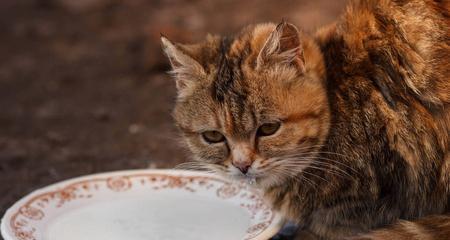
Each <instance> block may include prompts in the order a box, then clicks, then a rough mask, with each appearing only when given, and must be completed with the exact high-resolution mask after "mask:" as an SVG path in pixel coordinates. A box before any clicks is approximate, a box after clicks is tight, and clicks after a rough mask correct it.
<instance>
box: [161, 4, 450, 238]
mask: <svg viewBox="0 0 450 240" xmlns="http://www.w3.org/2000/svg"><path fill="white" fill-rule="evenodd" d="M161 40H162V44H163V48H164V50H165V52H166V54H167V56H168V57H169V59H170V62H171V65H172V68H173V70H172V73H173V75H174V78H175V80H176V86H177V89H178V97H177V102H176V106H175V110H174V118H175V120H176V123H177V126H178V127H179V129H180V132H181V133H182V136H183V139H184V140H185V142H186V143H187V146H188V147H189V149H190V150H191V151H192V152H193V155H194V159H195V160H196V161H194V162H193V163H189V164H187V165H188V166H190V167H198V168H204V169H207V170H210V171H214V172H217V173H220V174H224V175H226V176H229V177H231V178H233V179H249V180H251V181H254V182H255V186H257V187H259V188H261V189H262V190H263V191H264V193H265V197H266V198H267V199H268V200H269V201H270V202H271V203H272V204H273V206H274V208H275V209H277V210H279V211H280V212H282V213H283V214H284V216H285V217H286V219H290V220H292V221H295V222H297V223H298V225H299V226H300V230H299V232H298V239H346V238H349V239H450V153H449V149H450V138H449V132H450V107H449V106H450V2H449V1H446V0H409V1H408V0H360V1H357V0H354V1H351V2H350V3H349V6H348V7H347V9H346V11H345V13H344V14H343V16H342V17H341V18H340V20H338V21H337V22H336V23H334V24H332V25H330V26H327V27H324V28H322V29H320V30H318V31H317V32H316V33H314V34H307V33H305V32H302V31H299V30H298V28H297V27H295V26H294V25H293V24H291V23H287V22H282V23H280V24H278V25H275V24H272V23H267V24H257V25H252V26H248V27H246V28H244V29H243V30H242V31H241V32H240V33H238V34H236V35H235V36H233V37H220V36H212V35H210V36H208V37H207V38H206V40H205V41H203V42H201V43H198V44H188V45H187V44H178V43H172V42H171V41H169V40H168V39H167V38H165V37H162V38H161Z"/></svg>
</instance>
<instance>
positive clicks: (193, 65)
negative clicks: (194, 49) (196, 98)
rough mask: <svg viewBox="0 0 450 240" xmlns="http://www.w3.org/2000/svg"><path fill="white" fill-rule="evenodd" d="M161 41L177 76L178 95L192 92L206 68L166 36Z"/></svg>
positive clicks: (204, 74)
mask: <svg viewBox="0 0 450 240" xmlns="http://www.w3.org/2000/svg"><path fill="white" fill-rule="evenodd" d="M161 43H162V46H163V49H164V52H165V53H166V55H167V57H168V58H169V61H170V64H171V65H172V70H171V71H170V73H171V74H173V75H174V77H175V80H176V86H177V90H178V97H184V96H187V95H189V94H191V93H192V92H193V90H194V86H195V84H196V82H197V81H198V80H200V79H201V78H204V77H205V76H206V73H205V70H204V68H203V67H202V65H201V64H200V63H199V62H197V61H196V60H195V59H194V58H192V57H191V56H189V54H188V53H187V52H186V51H183V49H182V48H181V47H180V46H178V45H177V44H174V43H172V42H171V41H170V40H169V39H167V38H166V37H164V36H161Z"/></svg>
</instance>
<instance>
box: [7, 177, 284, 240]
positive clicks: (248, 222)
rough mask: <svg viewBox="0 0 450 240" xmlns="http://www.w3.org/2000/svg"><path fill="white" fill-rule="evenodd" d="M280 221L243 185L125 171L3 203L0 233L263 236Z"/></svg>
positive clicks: (91, 239) (105, 237) (86, 238)
mask: <svg viewBox="0 0 450 240" xmlns="http://www.w3.org/2000/svg"><path fill="white" fill-rule="evenodd" d="M281 223H282V220H281V217H280V216H279V215H278V214H277V213H276V212H274V211H272V210H271V209H270V207H269V206H268V205H267V204H266V203H265V202H264V201H263V199H262V198H261V197H260V195H259V194H258V192H256V191H255V190H253V189H251V188H249V187H248V186H247V185H246V184H244V183H230V182H228V181H226V180H224V179H221V178H219V177H217V176H212V175H207V174H203V173H198V172H189V171H175V170H130V171H119V172H111V173H102V174H96V175H89V176H85V177H80V178H75V179H71V180H67V181H64V182H61V183H56V184H54V185H51V186H48V187H45V188H43V189H40V190H37V191H35V192H33V193H31V194H30V195H28V196H26V197H25V198H23V199H21V200H20V201H18V202H17V203H16V204H14V205H13V206H12V207H11V208H10V209H8V211H7V212H6V214H5V216H4V217H3V219H2V223H1V233H2V236H3V237H4V238H5V240H81V239H82V240H178V239H180V240H239V239H254V240H256V239H258V240H265V239H269V238H270V237H271V236H273V235H274V234H275V233H276V232H277V231H278V230H279V228H280V226H281Z"/></svg>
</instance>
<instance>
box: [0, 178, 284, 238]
mask: <svg viewBox="0 0 450 240" xmlns="http://www.w3.org/2000/svg"><path fill="white" fill-rule="evenodd" d="M133 174H169V175H172V176H186V177H190V176H192V177H193V176H195V177H209V178H213V179H217V180H223V181H227V182H232V180H230V179H226V178H224V177H222V176H218V175H215V174H211V173H205V172H200V171H191V170H179V169H129V170H116V171H110V172H100V173H93V174H88V175H82V176H78V177H74V178H69V179H65V180H62V181H59V182H55V183H52V184H50V185H46V186H44V187H42V188H38V189H36V190H33V191H31V192H30V193H28V194H26V195H25V196H23V197H21V198H20V199H19V200H17V201H16V202H15V203H14V204H12V205H11V206H10V207H9V208H8V209H7V210H6V211H5V213H4V214H3V216H2V218H1V223H0V234H1V236H2V237H3V238H4V239H5V240H18V238H16V237H15V236H13V235H10V229H9V228H8V222H9V219H10V218H11V217H12V215H13V214H15V213H16V212H17V211H18V210H19V208H20V206H22V205H23V204H24V203H26V202H28V201H29V200H30V199H31V198H33V197H34V196H38V195H40V194H43V193H47V192H51V191H55V190H57V189H58V188H61V187H63V186H66V185H70V184H72V183H77V182H80V181H83V180H88V179H92V178H100V177H106V176H108V177H116V176H123V175H133ZM272 211H273V214H274V218H273V219H274V220H273V222H272V223H271V224H270V225H269V226H268V227H267V229H265V230H264V231H263V232H261V233H260V234H259V235H257V236H255V237H254V238H251V239H250V240H267V239H269V238H270V237H272V236H274V235H275V234H276V233H277V232H278V231H279V230H280V229H281V227H282V225H283V224H284V222H285V221H284V219H283V217H282V216H281V214H280V213H279V212H278V211H276V210H274V209H272Z"/></svg>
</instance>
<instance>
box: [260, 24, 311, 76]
mask: <svg viewBox="0 0 450 240" xmlns="http://www.w3.org/2000/svg"><path fill="white" fill-rule="evenodd" d="M273 63H275V64H277V63H278V64H289V65H292V66H294V67H296V68H297V69H298V70H299V71H300V72H303V71H304V68H305V61H304V59H303V46H302V43H301V39H300V32H299V30H298V29H297V27H295V26H294V25H293V24H291V23H287V22H284V21H283V22H282V23H280V24H278V25H277V27H276V28H275V30H273V31H272V33H271V34H270V35H269V37H268V38H267V40H266V42H265V43H264V46H263V47H262V49H261V51H260V52H259V55H258V58H257V60H256V66H257V68H260V69H262V68H263V67H264V66H265V65H267V64H273Z"/></svg>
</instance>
